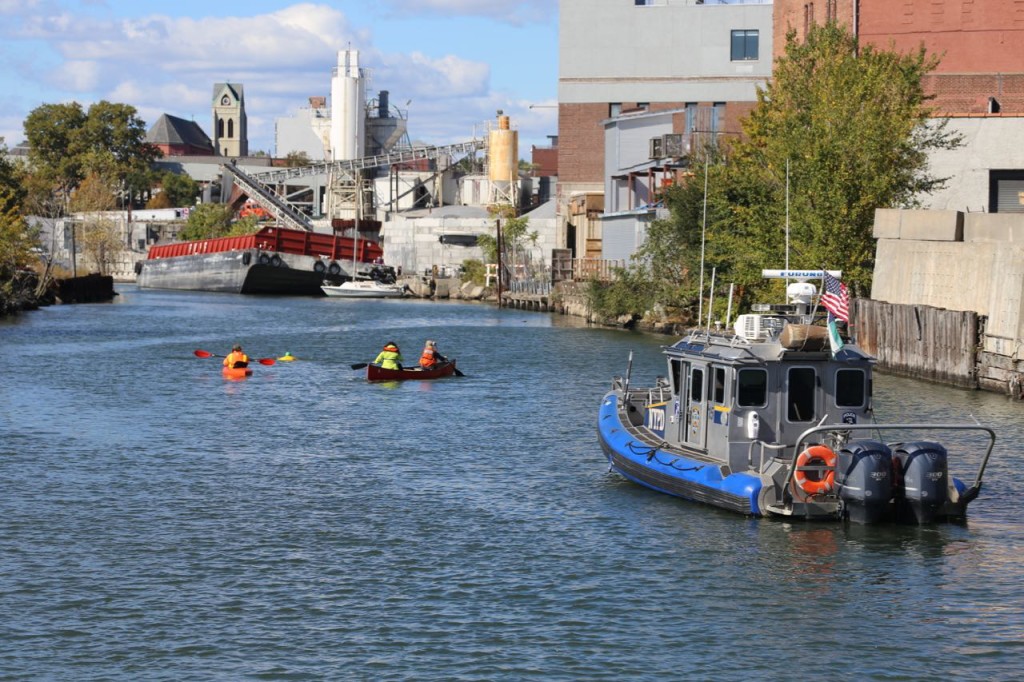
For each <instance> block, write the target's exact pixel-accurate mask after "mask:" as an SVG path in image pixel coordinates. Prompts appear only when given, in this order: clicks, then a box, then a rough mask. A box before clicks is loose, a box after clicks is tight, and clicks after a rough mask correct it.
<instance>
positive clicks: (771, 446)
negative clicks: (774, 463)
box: [747, 440, 789, 474]
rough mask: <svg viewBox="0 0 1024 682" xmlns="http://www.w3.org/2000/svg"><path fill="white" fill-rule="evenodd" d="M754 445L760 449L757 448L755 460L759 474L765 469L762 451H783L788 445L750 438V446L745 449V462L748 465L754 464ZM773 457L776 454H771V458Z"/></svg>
mask: <svg viewBox="0 0 1024 682" xmlns="http://www.w3.org/2000/svg"><path fill="white" fill-rule="evenodd" d="M755 445H756V446H758V447H759V449H760V450H759V457H758V462H757V472H758V473H759V474H763V473H764V471H765V466H764V453H765V450H776V451H778V452H781V451H783V450H785V449H786V448H788V447H789V446H788V445H786V444H785V443H766V442H764V441H763V440H752V441H750V448H749V449H748V450H747V464H748V465H750V466H753V465H754V446H755ZM775 458H776V456H774V455H773V456H772V459H775Z"/></svg>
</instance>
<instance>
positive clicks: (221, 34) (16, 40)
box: [0, 0, 558, 159]
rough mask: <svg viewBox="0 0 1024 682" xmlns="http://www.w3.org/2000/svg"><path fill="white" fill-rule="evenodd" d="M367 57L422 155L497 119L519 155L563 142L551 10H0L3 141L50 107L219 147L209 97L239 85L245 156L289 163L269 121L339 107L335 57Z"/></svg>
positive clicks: (113, 3) (333, 5)
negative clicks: (320, 100) (130, 110)
mask: <svg viewBox="0 0 1024 682" xmlns="http://www.w3.org/2000/svg"><path fill="white" fill-rule="evenodd" d="M345 49H354V50H358V51H359V62H360V65H361V66H362V67H363V68H364V69H368V70H369V72H370V80H369V83H368V85H367V88H366V90H367V97H368V98H374V97H376V95H377V93H378V92H379V91H381V90H387V91H388V92H389V93H390V101H391V103H392V105H393V106H397V107H398V108H400V109H402V110H403V111H407V112H408V119H409V137H410V138H411V139H412V140H413V141H414V142H424V143H427V144H433V145H442V144H449V143H456V142H465V141H468V140H471V139H473V138H474V136H476V137H479V136H480V135H481V134H482V133H483V131H485V130H486V129H487V126H488V125H489V124H492V123H493V122H494V120H495V118H496V116H497V112H498V110H501V111H503V112H504V113H505V114H508V115H509V116H510V117H511V121H512V127H513V128H516V129H517V130H518V131H519V156H520V157H521V158H526V159H529V150H530V146H531V145H537V146H547V145H548V144H549V139H548V136H549V135H556V134H557V133H558V129H557V128H558V116H557V114H558V110H557V108H556V105H557V86H558V2H557V0H334V1H331V2H325V1H321V2H287V1H278V2H272V1H270V0H246V1H244V2H239V1H236V0H218V1H210V0H203V1H200V0H167V1H164V2H154V1H151V0H0V137H2V138H4V139H5V143H6V145H7V147H8V148H10V147H12V146H14V145H16V144H18V143H20V142H22V141H23V140H24V132H23V130H22V123H23V122H24V120H25V118H26V117H27V116H28V114H29V113H30V112H31V111H32V110H33V109H35V108H36V107H38V106H40V105H42V104H55V103H64V102H72V101H74V102H78V103H80V104H81V105H82V106H83V107H84V108H88V106H89V105H90V104H92V103H94V102H98V101H101V100H107V101H110V102H117V103H124V104H130V105H132V106H133V107H135V109H136V110H137V113H138V116H139V117H140V118H141V119H142V120H143V121H145V123H146V127H147V128H149V127H150V126H152V125H153V124H154V123H155V122H156V120H157V118H159V117H160V115H162V114H165V113H166V114H171V115H173V116H178V117H180V118H185V119H193V120H195V121H196V122H197V123H199V125H200V126H201V127H202V128H203V130H205V131H206V133H207V134H208V135H209V134H210V133H211V132H212V131H211V123H210V121H211V117H212V113H211V97H212V92H213V84H214V83H219V82H232V83H241V84H242V85H243V86H244V88H245V109H246V114H247V116H248V124H249V150H250V153H252V152H254V151H257V150H260V151H266V152H268V153H272V154H276V153H280V155H284V154H286V153H287V152H288V151H290V150H276V149H275V147H274V121H275V119H277V118H281V117H288V116H291V115H294V114H295V112H296V111H297V110H298V109H299V108H301V107H304V106H307V105H308V100H309V97H311V96H324V97H329V96H330V89H331V69H332V68H333V67H334V66H335V65H336V64H337V53H338V51H339V50H345Z"/></svg>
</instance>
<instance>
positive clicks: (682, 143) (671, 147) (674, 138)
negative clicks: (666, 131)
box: [661, 133, 690, 157]
mask: <svg viewBox="0 0 1024 682" xmlns="http://www.w3.org/2000/svg"><path fill="white" fill-rule="evenodd" d="M661 148H662V150H663V151H664V152H665V156H673V157H679V156H686V155H687V154H689V153H690V138H689V136H685V137H684V136H683V134H682V133H672V134H671V135H662V137H661Z"/></svg>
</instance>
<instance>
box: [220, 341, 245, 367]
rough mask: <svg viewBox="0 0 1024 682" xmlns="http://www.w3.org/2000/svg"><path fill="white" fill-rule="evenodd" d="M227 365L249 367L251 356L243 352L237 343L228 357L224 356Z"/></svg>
mask: <svg viewBox="0 0 1024 682" xmlns="http://www.w3.org/2000/svg"><path fill="white" fill-rule="evenodd" d="M224 366H225V367H231V368H235V367H248V366H249V356H248V355H246V354H245V353H243V352H242V347H241V346H240V345H239V344H237V343H236V344H235V345H234V346H232V348H231V352H230V353H229V354H228V356H227V357H226V358H224Z"/></svg>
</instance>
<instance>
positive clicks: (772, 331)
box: [733, 314, 785, 341]
mask: <svg viewBox="0 0 1024 682" xmlns="http://www.w3.org/2000/svg"><path fill="white" fill-rule="evenodd" d="M784 325H785V320H783V319H782V318H780V317H774V316H771V315H749V314H748V315H740V316H739V317H737V318H736V324H735V325H733V329H734V330H735V331H736V336H738V337H740V338H742V339H746V340H747V341H767V340H769V339H770V338H772V336H774V335H776V334H778V333H779V332H780V331H782V327H783V326H784Z"/></svg>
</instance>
